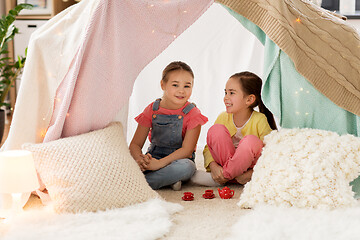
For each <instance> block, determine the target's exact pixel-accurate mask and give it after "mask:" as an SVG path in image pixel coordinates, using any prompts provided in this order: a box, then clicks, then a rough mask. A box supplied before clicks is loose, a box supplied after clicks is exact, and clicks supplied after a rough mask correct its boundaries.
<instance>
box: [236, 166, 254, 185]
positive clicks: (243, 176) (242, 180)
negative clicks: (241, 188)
mask: <svg viewBox="0 0 360 240" xmlns="http://www.w3.org/2000/svg"><path fill="white" fill-rule="evenodd" d="M253 172H254V170H252V169H250V170H248V171H246V172H244V173H243V174H241V175H240V176H237V177H235V179H236V181H237V182H238V183H240V184H242V185H244V184H246V183H247V182H249V181H250V180H251V176H252V174H253Z"/></svg>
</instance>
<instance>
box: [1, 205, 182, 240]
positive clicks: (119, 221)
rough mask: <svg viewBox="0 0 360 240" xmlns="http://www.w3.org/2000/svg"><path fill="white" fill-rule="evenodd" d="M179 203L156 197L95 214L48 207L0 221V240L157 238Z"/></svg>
mask: <svg viewBox="0 0 360 240" xmlns="http://www.w3.org/2000/svg"><path fill="white" fill-rule="evenodd" d="M181 209H182V206H181V205H179V204H174V203H170V202H165V201H163V200H160V199H154V200H150V201H148V202H145V203H141V204H137V205H133V206H130V207H126V208H122V209H114V210H107V211H103V212H96V213H82V214H60V215H59V214H56V213H54V212H53V211H52V210H50V208H45V207H43V208H40V209H37V210H28V211H25V212H24V213H23V214H22V215H20V216H18V217H16V218H14V219H11V220H9V222H8V223H4V222H2V223H0V238H1V239H2V240H19V239H27V240H49V239H52V240H57V239H58V240H63V239H76V240H82V239H84V240H85V239H86V240H89V239H91V240H97V239H99V240H100V239H135V240H136V239H139V240H146V239H158V238H160V237H162V236H164V235H165V234H166V233H168V232H169V231H170V227H171V225H172V222H171V215H172V214H174V213H175V212H178V211H180V210H181Z"/></svg>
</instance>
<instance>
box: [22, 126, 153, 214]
mask: <svg viewBox="0 0 360 240" xmlns="http://www.w3.org/2000/svg"><path fill="white" fill-rule="evenodd" d="M22 148H23V149H26V150H29V151H31V152H33V154H34V159H35V166H36V169H37V170H38V172H39V174H40V176H41V178H42V180H43V182H44V183H45V185H46V188H47V189H48V192H49V195H50V197H51V199H52V200H53V202H54V208H55V211H56V212H58V213H61V212H72V213H76V212H82V211H97V210H106V209H109V208H118V207H124V206H128V205H131V204H135V203H140V202H144V201H147V200H149V199H151V198H157V197H158V194H157V193H156V192H155V191H153V190H152V189H151V188H150V187H149V185H148V183H147V182H146V180H145V177H144V174H143V173H142V172H141V171H140V168H139V167H138V165H137V164H136V162H135V160H134V159H133V158H132V157H131V155H130V152H129V149H128V146H127V143H126V141H125V138H124V134H123V129H122V126H121V123H119V122H116V123H112V124H110V125H109V126H108V127H106V128H104V129H102V130H97V131H93V132H90V133H86V134H82V135H78V136H74V137H68V138H63V139H59V140H56V141H52V142H48V143H41V144H24V145H23V146H22Z"/></svg>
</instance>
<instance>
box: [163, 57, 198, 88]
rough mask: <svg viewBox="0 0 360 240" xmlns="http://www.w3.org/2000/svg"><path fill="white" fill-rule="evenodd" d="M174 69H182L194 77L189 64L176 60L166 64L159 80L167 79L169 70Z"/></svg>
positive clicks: (165, 80)
mask: <svg viewBox="0 0 360 240" xmlns="http://www.w3.org/2000/svg"><path fill="white" fill-rule="evenodd" d="M176 70H183V71H187V72H189V73H190V74H191V76H192V77H193V78H194V73H193V71H192V70H191V68H190V66H189V65H187V64H186V63H184V62H181V61H176V62H171V63H169V65H167V66H166V67H165V69H164V70H163V73H162V78H161V80H163V81H164V82H165V83H166V82H167V81H168V79H167V76H168V74H169V73H170V72H173V71H176Z"/></svg>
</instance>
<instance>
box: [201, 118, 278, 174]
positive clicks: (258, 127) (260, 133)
mask: <svg viewBox="0 0 360 240" xmlns="http://www.w3.org/2000/svg"><path fill="white" fill-rule="evenodd" d="M214 124H222V125H224V126H225V127H226V128H227V129H228V130H229V133H230V135H231V137H232V136H234V135H235V133H236V131H237V128H236V126H235V124H234V120H233V114H232V113H227V112H222V113H221V114H220V115H219V116H218V117H217V119H216V121H215V123H214ZM271 131H272V129H271V128H270V125H269V123H268V121H267V118H266V116H265V114H263V113H259V112H257V111H254V112H253V113H252V115H251V117H250V119H249V121H248V122H247V123H246V124H245V126H244V127H243V129H242V130H241V134H242V135H243V136H244V137H245V136H246V135H255V136H257V137H258V138H260V139H261V141H263V140H264V137H265V136H266V135H267V134H269V133H270V132H271ZM203 154H204V166H205V168H206V171H208V172H210V168H209V164H210V163H211V162H212V161H214V158H213V157H212V156H211V153H210V150H209V148H208V146H207V145H206V146H205V148H204V151H203Z"/></svg>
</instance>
